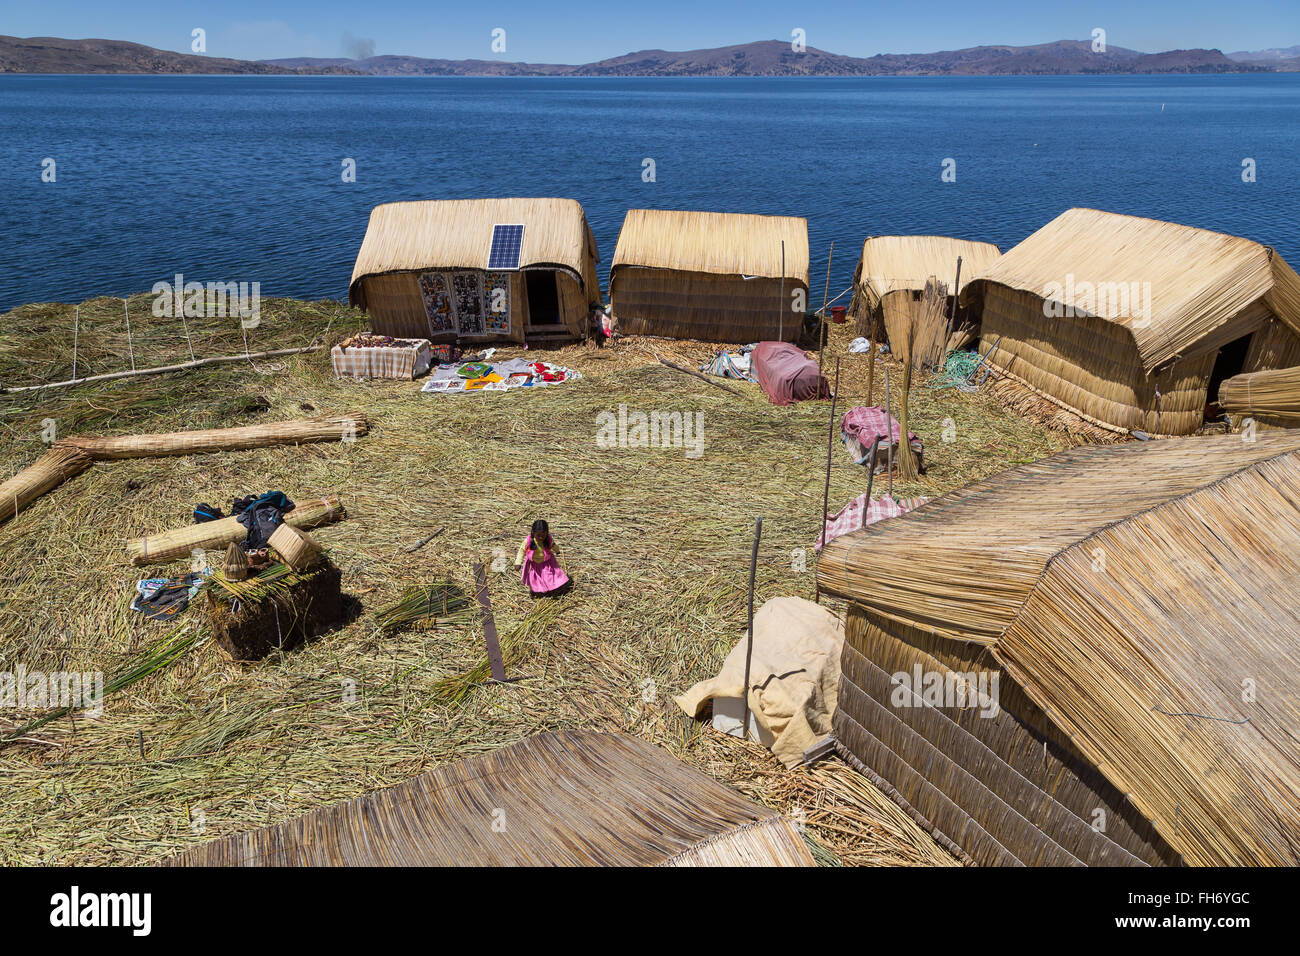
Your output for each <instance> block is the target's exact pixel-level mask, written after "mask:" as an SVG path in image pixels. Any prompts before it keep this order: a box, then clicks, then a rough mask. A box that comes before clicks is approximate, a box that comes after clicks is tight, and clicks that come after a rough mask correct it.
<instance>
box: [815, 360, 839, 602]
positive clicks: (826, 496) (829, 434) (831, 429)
mask: <svg viewBox="0 0 1300 956" xmlns="http://www.w3.org/2000/svg"><path fill="white" fill-rule="evenodd" d="M839 396H840V360H839V357H838V356H836V358H835V391H833V392H831V420H830V424H829V425H828V426H827V428H826V484H825V486H824V487H823V488H822V547H823V548H825V547H826V521H827V518H826V514H827V512H828V511H829V510H830V506H831V449H833V448H834V447H835V403H836V401H837V400H838V399H839ZM816 598H817V603H818V604H820V603H821V601H822V589H821V586H820V585H818V587H817V594H816Z"/></svg>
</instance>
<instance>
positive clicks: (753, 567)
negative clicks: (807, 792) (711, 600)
mask: <svg viewBox="0 0 1300 956" xmlns="http://www.w3.org/2000/svg"><path fill="white" fill-rule="evenodd" d="M762 537H763V516H762V515H759V516H758V517H757V518H755V519H754V550H753V551H751V552H750V555H749V629H748V630H747V631H746V632H745V683H744V685H743V686H742V687H741V689H740V697H741V700H743V701H744V702H745V706H744V709H743V711H742V712H741V716H740V739H741V740H745V739H747V738H748V737H749V663H750V661H751V660H752V659H753V657H754V577H755V575H756V574H757V572H758V541H759V539H760V538H762Z"/></svg>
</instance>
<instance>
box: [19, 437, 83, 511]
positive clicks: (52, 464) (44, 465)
mask: <svg viewBox="0 0 1300 956" xmlns="http://www.w3.org/2000/svg"><path fill="white" fill-rule="evenodd" d="M90 465H91V459H90V457H89V456H88V455H86V454H85V453H83V452H81V451H79V450H77V449H75V448H61V447H59V446H57V445H56V446H55V447H53V448H51V449H50V450H49V451H47V452H46V453H45V454H44V455H42V456H41V457H40V458H37V459H36V460H35V461H34V462H32V463H31V464H30V465H28V466H27V467H26V468H24V469H23V470H22V471H20V472H18V473H17V474H16V475H14V476H13V477H12V478H10V479H9V480H8V481H6V482H4V483H0V521H7V520H8V519H10V518H12V517H13V516H14V515H16V514H18V513H19V512H20V511H22V510H23V509H24V508H26V507H27V506H28V505H29V504H31V503H32V502H33V501H35V500H36V499H37V498H39V497H40V496H41V495H43V494H45V493H46V492H47V491H49V490H50V489H52V488H57V487H58V486H59V485H61V484H63V483H64V482H65V481H67V480H68V479H69V478H71V477H73V476H74V475H79V474H80V473H81V472H83V471H85V470H86V469H87V468H89V467H90Z"/></svg>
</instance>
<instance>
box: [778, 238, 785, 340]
mask: <svg viewBox="0 0 1300 956" xmlns="http://www.w3.org/2000/svg"><path fill="white" fill-rule="evenodd" d="M776 325H777V341H778V342H784V341H785V240H784V239H782V240H781V301H780V302H778V303H777V310H776Z"/></svg>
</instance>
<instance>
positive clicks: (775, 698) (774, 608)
mask: <svg viewBox="0 0 1300 956" xmlns="http://www.w3.org/2000/svg"><path fill="white" fill-rule="evenodd" d="M745 643H746V642H745V640H744V638H741V640H740V641H739V642H738V643H737V644H736V646H735V647H734V648H732V650H731V653H730V654H728V655H727V659H726V661H725V662H724V663H723V665H722V671H721V672H720V673H719V674H718V676H717V677H715V678H713V679H712V680H706V681H701V682H700V683H698V684H696V685H695V686H694V687H692V688H691V689H690V690H688V691H687V692H686V693H685V694H682V695H681V696H680V697H678V698H676V700H677V703H678V705H679V706H680V707H681V708H682V710H684V711H686V713H688V714H690V715H691V716H692V717H698V716H699V714H700V711H702V710H703V709H704V705H705V704H706V703H707V702H708V701H710V700H711V699H713V698H720V699H725V698H733V699H736V700H739V699H740V696H741V687H742V686H743V684H744V680H745ZM843 645H844V622H843V621H841V620H840V619H839V618H838V617H836V616H835V615H834V614H832V613H831V612H830V611H828V610H827V609H826V608H824V607H821V606H820V605H818V604H814V603H813V602H812V601H805V600H804V599H803V598H797V597H778V598H772V599H771V600H770V601H768V602H767V603H766V604H764V605H763V606H762V607H761V608H759V609H758V611H757V612H756V613H755V614H754V653H753V658H752V659H751V661H750V669H749V687H750V692H749V706H750V709H751V711H752V713H753V715H754V718H755V719H756V720H757V722H758V725H759V726H760V727H761V728H763V729H764V730H766V731H767V732H768V733H770V734H771V736H772V737H773V738H775V740H774V742H773V744H772V753H774V754H775V755H776V757H777V759H778V760H780V761H781V762H782V763H783V764H785V765H786V766H787V767H793V766H794V765H795V764H797V763H799V762H800V760H802V759H803V752H804V749H805V748H807V747H809V746H811V745H812V744H814V743H816V742H817V741H818V740H820V739H821V738H822V737H825V736H826V735H827V734H829V733H830V732H831V715H832V714H834V713H835V699H836V690H837V688H838V685H839V680H840V649H841V648H842V647H843Z"/></svg>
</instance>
